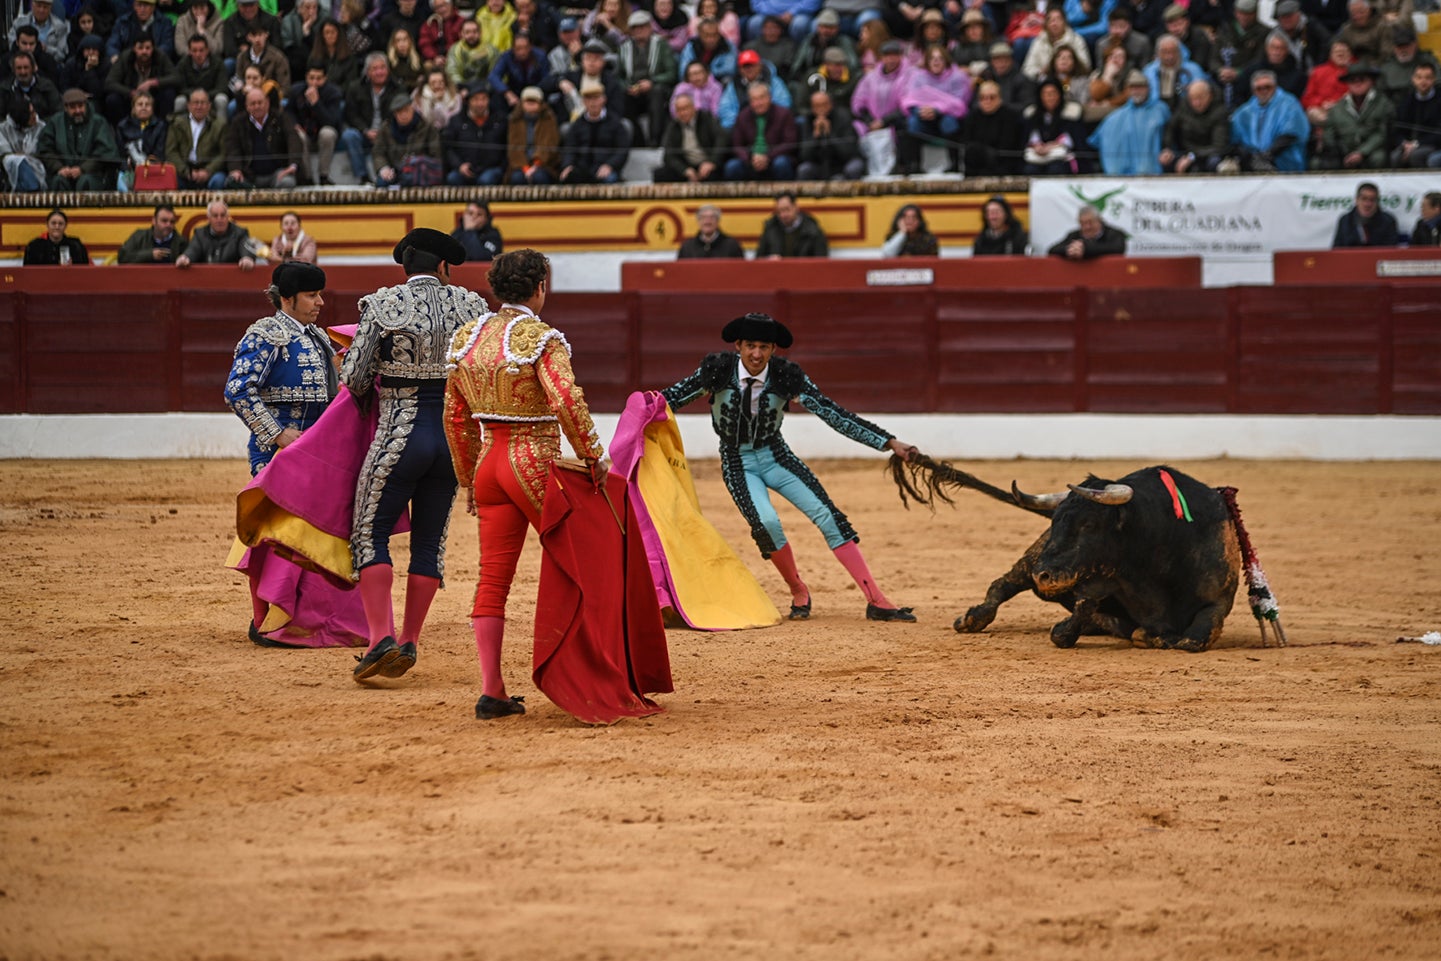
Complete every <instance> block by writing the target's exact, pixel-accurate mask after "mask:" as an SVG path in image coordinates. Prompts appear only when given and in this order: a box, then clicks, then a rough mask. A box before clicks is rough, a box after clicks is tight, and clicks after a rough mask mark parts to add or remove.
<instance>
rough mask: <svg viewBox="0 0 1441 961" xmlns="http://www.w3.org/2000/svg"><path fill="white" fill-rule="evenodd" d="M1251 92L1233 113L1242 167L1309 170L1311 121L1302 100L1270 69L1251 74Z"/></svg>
mask: <svg viewBox="0 0 1441 961" xmlns="http://www.w3.org/2000/svg"><path fill="white" fill-rule="evenodd" d="M1251 93H1252V96H1251V99H1250V100H1247V101H1246V102H1245V103H1243V104H1241V106H1239V107H1237V108H1236V112H1235V113H1234V114H1232V115H1231V140H1232V141H1233V142H1234V143H1235V144H1236V146H1237V147H1238V148H1239V149H1240V154H1241V167H1242V169H1244V170H1251V171H1257V172H1260V173H1271V172H1274V171H1277V170H1286V171H1299V170H1305V169H1306V141H1307V140H1308V139H1309V138H1310V135H1311V122H1310V121H1309V120H1307V119H1306V111H1305V110H1304V109H1303V108H1302V107H1301V101H1299V100H1297V99H1296V98H1295V97H1293V96H1291V95H1290V94H1289V93H1287V92H1286V91H1284V90H1281V89H1280V88H1279V87H1278V86H1277V83H1276V75H1275V74H1274V73H1272V72H1271V71H1270V70H1258V71H1256V72H1255V73H1254V74H1252V75H1251Z"/></svg>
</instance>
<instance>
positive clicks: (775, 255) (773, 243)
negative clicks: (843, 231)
mask: <svg viewBox="0 0 1441 961" xmlns="http://www.w3.org/2000/svg"><path fill="white" fill-rule="evenodd" d="M830 255H831V245H830V241H828V240H827V239H826V232H825V231H824V230H822V229H821V225H820V224H819V223H817V222H816V219H815V218H814V217H812V216H811V215H810V214H808V213H806V212H805V211H803V210H801V209H800V207H798V206H797V205H796V195H795V194H794V193H792V192H791V191H789V190H783V191H781V192H780V193H779V194H778V195H777V196H776V212H775V213H774V214H773V215H771V216H770V217H768V218H766V222H765V225H764V226H762V227H761V239H760V242H759V243H758V244H756V259H757V260H779V259H781V258H782V257H829V256H830Z"/></svg>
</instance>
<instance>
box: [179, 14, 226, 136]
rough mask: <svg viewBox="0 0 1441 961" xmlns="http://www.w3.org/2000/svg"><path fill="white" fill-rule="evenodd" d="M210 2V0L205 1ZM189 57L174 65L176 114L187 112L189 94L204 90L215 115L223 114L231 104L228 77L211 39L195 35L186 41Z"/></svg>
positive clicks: (200, 34)
mask: <svg viewBox="0 0 1441 961" xmlns="http://www.w3.org/2000/svg"><path fill="white" fill-rule="evenodd" d="M206 2H207V3H208V2H209V0H206ZM185 45H186V55H185V56H184V57H183V58H182V59H181V61H180V62H179V63H177V64H176V65H175V73H174V87H175V91H176V94H175V100H174V101H173V104H174V111H173V112H174V113H180V112H181V111H183V110H184V109H185V104H186V102H187V101H188V99H189V96H190V91H192V90H194V89H195V88H196V87H199V88H201V89H202V90H204V91H205V92H206V93H208V94H209V95H210V101H211V103H212V104H213V105H215V109H216V112H217V113H218V114H220V115H222V116H223V115H224V114H225V112H226V109H225V108H226V107H227V106H228V105H229V103H230V96H229V94H228V92H227V91H228V90H229V86H228V81H227V78H226V75H225V64H224V63H222V62H221V61H220V57H219V56H218V55H215V54H214V53H213V52H212V51H213V48H212V47H211V46H210V40H209V39H208V37H207V36H206V35H205V34H203V33H196V34H194V35H192V36H191V37H190V38H189V39H187V40H186V41H185Z"/></svg>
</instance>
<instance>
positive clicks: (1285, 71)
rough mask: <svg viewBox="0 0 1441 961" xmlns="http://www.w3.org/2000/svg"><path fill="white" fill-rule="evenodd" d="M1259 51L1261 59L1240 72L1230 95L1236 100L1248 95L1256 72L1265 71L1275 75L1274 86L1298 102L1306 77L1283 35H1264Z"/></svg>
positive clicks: (1275, 33) (1304, 87) (1303, 93)
mask: <svg viewBox="0 0 1441 961" xmlns="http://www.w3.org/2000/svg"><path fill="white" fill-rule="evenodd" d="M1261 50H1262V53H1261V59H1260V60H1258V61H1256V62H1255V63H1253V64H1251V65H1250V66H1249V67H1247V68H1246V69H1244V70H1242V71H1241V76H1240V77H1239V78H1238V79H1237V81H1236V87H1237V89H1236V90H1235V91H1233V94H1232V95H1233V96H1234V97H1236V98H1237V99H1238V100H1239V99H1241V98H1243V97H1244V96H1245V95H1246V94H1248V93H1250V91H1251V81H1252V80H1253V79H1254V78H1255V76H1256V74H1257V72H1259V71H1261V70H1267V71H1270V72H1271V73H1273V74H1275V76H1276V86H1278V87H1279V88H1281V89H1282V90H1284V91H1285V92H1286V93H1289V94H1290V95H1291V96H1293V97H1295V98H1296V100H1297V101H1298V102H1299V101H1300V99H1301V97H1302V96H1304V95H1305V93H1306V82H1307V76H1306V72H1305V71H1304V70H1302V69H1301V67H1300V65H1299V64H1297V63H1296V58H1295V57H1293V56H1292V55H1291V45H1290V44H1288V43H1287V42H1286V36H1285V34H1283V33H1281V31H1279V30H1272V31H1271V32H1270V33H1268V34H1267V35H1266V42H1265V43H1264V44H1263V45H1262V48H1261ZM1233 109H1234V108H1233Z"/></svg>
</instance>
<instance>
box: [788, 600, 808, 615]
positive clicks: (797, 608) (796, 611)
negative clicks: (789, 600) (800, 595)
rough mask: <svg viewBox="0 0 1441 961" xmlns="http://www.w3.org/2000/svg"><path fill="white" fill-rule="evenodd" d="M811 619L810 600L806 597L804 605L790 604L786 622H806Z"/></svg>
mask: <svg viewBox="0 0 1441 961" xmlns="http://www.w3.org/2000/svg"><path fill="white" fill-rule="evenodd" d="M810 617H811V598H810V597H807V598H806V602H805V603H804V604H792V605H791V612H790V614H789V615H788V616H787V617H786V620H788V621H808V620H810Z"/></svg>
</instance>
